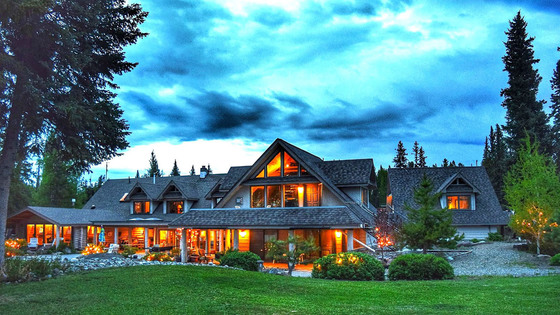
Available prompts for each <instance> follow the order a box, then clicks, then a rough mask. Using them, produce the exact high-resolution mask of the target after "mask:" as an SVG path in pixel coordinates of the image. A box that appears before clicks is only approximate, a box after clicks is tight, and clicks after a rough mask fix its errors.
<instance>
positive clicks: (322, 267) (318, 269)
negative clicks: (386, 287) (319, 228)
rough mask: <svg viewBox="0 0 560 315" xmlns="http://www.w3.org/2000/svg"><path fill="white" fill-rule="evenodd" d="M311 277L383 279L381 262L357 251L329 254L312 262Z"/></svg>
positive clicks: (383, 269)
mask: <svg viewBox="0 0 560 315" xmlns="http://www.w3.org/2000/svg"><path fill="white" fill-rule="evenodd" d="M311 276H312V277H313V278H321V279H336V280H379V281H383V280H384V279H385V268H383V264H381V262H380V261H379V260H377V259H375V258H374V257H372V256H370V255H368V254H364V253H357V252H350V253H338V254H330V255H327V256H324V257H321V258H319V259H317V260H316V261H315V263H313V271H312V273H311Z"/></svg>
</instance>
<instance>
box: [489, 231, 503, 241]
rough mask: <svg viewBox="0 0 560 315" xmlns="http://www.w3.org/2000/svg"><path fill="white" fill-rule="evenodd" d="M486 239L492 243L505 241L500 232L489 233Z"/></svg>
mask: <svg viewBox="0 0 560 315" xmlns="http://www.w3.org/2000/svg"><path fill="white" fill-rule="evenodd" d="M486 239H487V240H488V241H490V242H501V241H503V240H504V237H503V236H502V234H500V233H499V232H496V233H488V237H487V238H486Z"/></svg>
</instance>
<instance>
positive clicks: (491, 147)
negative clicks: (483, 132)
mask: <svg viewBox="0 0 560 315" xmlns="http://www.w3.org/2000/svg"><path fill="white" fill-rule="evenodd" d="M482 166H484V168H485V169H486V172H487V173H488V177H489V178H490V182H491V183H492V187H493V188H494V191H495V192H496V196H497V197H498V200H499V201H500V204H502V205H504V204H505V200H504V176H505V174H506V172H507V168H508V156H507V148H506V143H505V142H504V135H503V132H502V128H501V127H500V125H499V124H496V130H495V131H494V128H493V127H490V135H489V136H488V137H486V143H485V146H484V153H483V157H482Z"/></svg>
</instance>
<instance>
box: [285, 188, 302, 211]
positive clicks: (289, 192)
mask: <svg viewBox="0 0 560 315" xmlns="http://www.w3.org/2000/svg"><path fill="white" fill-rule="evenodd" d="M299 195H301V194H298V185H284V207H299V199H298V197H299Z"/></svg>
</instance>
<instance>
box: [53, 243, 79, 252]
mask: <svg viewBox="0 0 560 315" xmlns="http://www.w3.org/2000/svg"><path fill="white" fill-rule="evenodd" d="M67 251H69V252H71V253H75V252H76V250H75V249H74V248H72V246H70V245H68V244H66V243H64V242H61V243H59V244H58V245H57V246H53V247H51V248H49V250H48V251H47V252H48V253H65V252H67Z"/></svg>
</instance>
